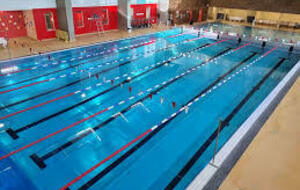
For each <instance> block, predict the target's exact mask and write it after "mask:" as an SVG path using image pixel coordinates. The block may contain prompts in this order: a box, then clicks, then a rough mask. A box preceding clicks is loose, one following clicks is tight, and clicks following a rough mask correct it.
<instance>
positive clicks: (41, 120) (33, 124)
mask: <svg viewBox="0 0 300 190" xmlns="http://www.w3.org/2000/svg"><path fill="white" fill-rule="evenodd" d="M206 46H207V44H205V45H202V46H200V47H198V48H194V49H192V50H189V52H194V51H197V50H199V49H202V48H204V47H206ZM180 57H182V55H179V56H174V57H173V58H172V60H176V59H178V58H180ZM169 62H170V61H165V62H162V63H160V65H156V66H155V67H152V68H151V69H149V70H146V71H143V72H142V73H140V74H138V75H135V76H133V77H128V78H127V79H126V80H124V81H122V82H120V83H119V84H117V85H115V86H112V87H110V88H108V89H106V90H104V91H101V92H100V93H98V94H96V95H94V96H92V97H90V98H87V99H85V100H83V101H81V102H79V103H77V104H75V105H72V106H70V107H67V108H65V109H63V110H61V111H59V112H56V113H54V114H51V115H49V116H47V117H44V118H42V119H40V120H38V121H35V122H33V123H30V124H28V125H26V126H23V127H21V128H19V129H17V130H13V129H11V128H8V129H6V132H7V133H8V134H9V135H10V136H11V137H12V138H13V139H17V138H18V135H17V133H19V132H21V131H24V130H26V129H29V128H32V127H34V126H36V125H37V124H39V123H41V122H45V121H46V120H49V119H51V118H53V117H56V116H57V115H60V114H62V113H64V112H66V111H69V110H71V109H73V108H75V107H78V106H80V105H82V104H85V103H86V102H89V101H90V100H93V99H95V98H97V97H99V96H101V95H103V94H105V93H107V92H109V91H111V90H113V89H115V88H117V87H120V86H122V85H124V84H126V83H128V82H130V81H132V80H134V79H136V78H138V77H141V76H143V75H144V74H146V73H148V72H150V71H152V70H155V69H157V68H159V67H162V66H163V65H165V64H166V63H169ZM126 76H127V75H126ZM107 82H108V83H110V82H111V81H107ZM98 84H99V83H98ZM98 84H97V85H98ZM84 90H86V89H84ZM82 91H83V90H79V91H77V92H78V93H79V92H82Z"/></svg>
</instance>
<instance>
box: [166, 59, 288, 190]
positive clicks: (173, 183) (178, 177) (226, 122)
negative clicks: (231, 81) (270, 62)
mask: <svg viewBox="0 0 300 190" xmlns="http://www.w3.org/2000/svg"><path fill="white" fill-rule="evenodd" d="M284 61H285V58H282V59H281V60H280V61H279V62H278V63H277V64H276V65H275V66H274V67H273V68H272V69H271V70H270V71H269V72H268V73H267V74H266V75H265V76H264V77H263V78H262V79H261V80H260V81H259V82H258V83H257V84H256V85H255V86H254V87H253V88H252V90H251V91H250V92H249V93H248V94H247V95H246V96H245V97H244V98H243V100H242V101H241V102H240V103H239V104H238V105H237V106H236V107H235V108H234V109H233V110H232V112H231V113H230V114H229V115H228V116H227V117H226V118H225V120H224V121H223V122H221V126H220V132H219V133H221V131H222V130H223V129H224V128H225V127H226V126H228V125H229V124H230V121H231V120H232V118H233V117H234V116H235V115H236V114H237V113H238V112H239V111H240V109H241V108H242V107H243V106H244V105H245V104H246V103H247V102H248V100H249V99H250V98H251V97H252V96H253V95H254V93H255V92H256V91H257V90H259V89H260V87H261V86H262V85H263V84H264V82H265V81H266V80H267V79H268V78H269V77H270V76H271V75H272V74H273V73H274V72H275V71H276V69H277V68H278V67H279V66H280V65H281V64H282V63H283V62H284ZM217 135H218V128H217V129H216V130H215V131H214V132H213V133H212V134H211V135H210V137H209V138H208V139H207V140H206V141H205V143H204V144H202V145H201V146H200V147H199V149H198V150H197V152H196V153H195V154H194V155H193V156H192V157H191V159H190V160H189V161H188V162H187V163H186V165H185V166H184V167H183V168H182V169H181V170H180V171H179V172H178V174H177V175H176V176H175V177H174V178H173V179H172V181H171V182H170V183H169V184H168V185H167V186H166V188H165V189H166V190H171V189H174V187H175V186H176V185H177V184H178V183H179V182H180V181H181V180H182V179H183V178H184V176H185V175H186V174H187V173H188V171H189V170H190V169H191V168H192V166H193V165H194V164H195V163H196V162H197V160H198V159H199V158H200V156H201V155H202V154H203V153H204V152H205V150H206V149H207V148H208V147H209V146H210V144H211V143H212V142H213V141H214V139H215V138H216V137H217Z"/></svg>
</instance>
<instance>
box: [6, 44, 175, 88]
mask: <svg viewBox="0 0 300 190" xmlns="http://www.w3.org/2000/svg"><path fill="white" fill-rule="evenodd" d="M178 43H180V42H178ZM161 49H164V48H161ZM154 51H155V49H153V50H148V51H147V52H146V53H150V52H154ZM120 53H121V52H120ZM146 53H144V52H143V53H136V54H134V55H139V54H140V55H144V54H146ZM108 56H109V55H108ZM105 57H107V56H105ZM132 57H133V56H132ZM97 59H98V58H94V59H91V60H89V61H87V62H84V63H79V64H76V65H71V66H69V67H66V68H63V69H59V70H56V71H52V72H49V73H46V74H43V75H39V76H35V77H33V78H29V79H25V80H22V81H19V82H16V83H13V84H8V85H3V86H0V88H5V87H9V86H13V85H17V84H20V83H24V82H28V81H31V80H34V79H38V78H41V77H45V76H49V75H51V74H55V73H58V72H61V71H64V70H67V69H71V68H76V67H78V66H80V65H83V64H88V63H91V62H92V61H95V60H97ZM112 63H113V61H111V64H112ZM104 64H105V63H100V64H97V65H104ZM92 67H93V66H92ZM90 68H91V67H90ZM34 69H38V67H33V68H32V69H30V70H34ZM85 70H89V69H85Z"/></svg>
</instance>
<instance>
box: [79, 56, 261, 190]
mask: <svg viewBox="0 0 300 190" xmlns="http://www.w3.org/2000/svg"><path fill="white" fill-rule="evenodd" d="M256 54H257V53H255V52H254V53H252V54H251V55H250V56H249V57H247V58H246V59H244V60H243V61H241V62H240V63H239V64H237V65H236V66H234V67H233V68H231V69H230V70H229V71H227V72H226V73H224V74H223V75H222V76H220V77H218V78H217V79H216V80H215V81H214V82H212V83H211V84H209V85H208V86H207V87H206V88H205V89H203V90H202V91H201V92H200V93H199V94H197V95H196V96H194V97H193V98H192V99H191V100H189V101H188V102H187V103H186V104H184V105H183V106H182V108H184V107H186V106H188V105H189V104H190V103H192V102H194V101H195V99H197V98H199V97H200V96H201V95H202V94H205V93H207V92H208V91H209V90H210V89H212V88H213V87H214V86H215V85H216V84H218V83H219V82H220V81H221V80H223V79H224V78H225V77H226V76H228V75H230V74H231V73H232V72H233V71H234V70H236V69H237V68H238V67H240V66H242V65H243V64H245V63H246V62H247V61H249V60H250V59H251V58H252V57H254V56H255V55H256ZM183 112H184V109H180V110H179V111H177V112H176V115H175V116H174V117H172V118H169V119H168V120H167V121H166V122H164V123H162V124H161V125H160V126H159V127H156V128H155V129H154V130H153V131H152V132H151V133H150V134H149V135H147V136H146V137H145V138H144V139H143V140H142V141H140V142H139V143H137V144H136V145H135V146H133V147H132V148H131V149H130V150H128V151H127V152H126V153H124V154H123V155H122V156H121V157H119V158H118V159H117V160H115V161H114V162H113V163H111V164H110V165H109V166H107V167H106V168H105V169H103V170H102V171H101V172H100V173H98V174H97V175H96V176H95V177H93V178H92V179H90V180H89V181H88V182H86V183H85V184H83V185H82V186H81V187H80V188H79V190H85V189H88V188H90V187H91V186H92V185H94V184H95V183H96V182H97V181H99V180H100V179H101V178H103V177H104V176H105V175H106V174H108V173H109V172H110V171H111V170H113V169H114V168H116V167H117V166H118V165H120V164H121V163H122V162H123V161H124V160H126V159H127V158H128V157H129V156H131V155H132V154H133V153H134V152H136V151H137V150H138V149H139V148H141V147H142V146H143V145H145V144H146V143H147V142H148V141H149V140H150V139H151V138H152V137H154V136H155V135H156V134H158V132H159V131H161V130H162V129H163V128H165V127H166V126H167V124H168V123H170V122H171V121H172V120H173V119H175V118H176V117H177V116H178V115H179V114H180V113H183Z"/></svg>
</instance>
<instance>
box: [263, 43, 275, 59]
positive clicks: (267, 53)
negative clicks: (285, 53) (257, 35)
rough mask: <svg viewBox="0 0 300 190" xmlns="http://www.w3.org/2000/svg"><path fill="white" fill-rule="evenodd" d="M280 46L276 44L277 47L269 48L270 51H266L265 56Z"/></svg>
mask: <svg viewBox="0 0 300 190" xmlns="http://www.w3.org/2000/svg"><path fill="white" fill-rule="evenodd" d="M277 48H278V46H277V45H276V47H274V48H272V49H271V50H269V51H268V52H266V53H265V54H264V55H263V57H265V56H267V55H268V54H269V53H271V52H272V51H274V50H275V49H277Z"/></svg>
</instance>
